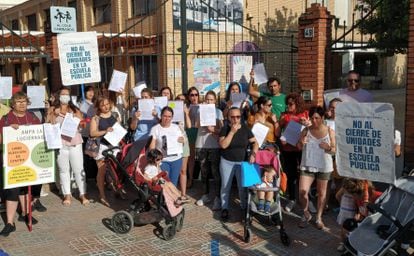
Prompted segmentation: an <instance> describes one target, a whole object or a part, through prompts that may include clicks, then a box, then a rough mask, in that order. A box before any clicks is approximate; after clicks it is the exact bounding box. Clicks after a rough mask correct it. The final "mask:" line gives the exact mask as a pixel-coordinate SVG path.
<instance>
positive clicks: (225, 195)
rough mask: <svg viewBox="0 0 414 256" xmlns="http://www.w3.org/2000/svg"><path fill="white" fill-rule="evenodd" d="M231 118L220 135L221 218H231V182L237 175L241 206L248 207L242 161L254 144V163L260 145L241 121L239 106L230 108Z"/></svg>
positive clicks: (252, 159) (229, 116)
mask: <svg viewBox="0 0 414 256" xmlns="http://www.w3.org/2000/svg"><path fill="white" fill-rule="evenodd" d="M228 119H229V120H230V122H229V124H228V125H225V126H224V127H223V128H222V129H221V131H220V135H219V145H220V147H221V159H220V176H221V189H220V194H221V196H220V197H221V209H222V210H221V218H222V219H223V220H227V219H228V218H229V211H228V207H229V199H230V190H231V184H232V180H233V177H234V175H236V179H237V186H238V188H239V197H240V206H241V208H242V209H243V210H244V209H246V207H247V205H246V201H247V198H246V192H247V191H246V189H245V188H243V187H241V169H240V163H241V162H242V161H244V160H245V159H246V154H247V148H248V146H249V144H253V146H252V149H251V154H250V157H249V161H250V163H254V161H255V157H256V152H257V150H258V145H257V142H256V139H255V137H254V135H253V133H252V131H251V130H250V129H249V128H247V126H246V125H244V124H242V123H241V122H240V120H241V112H240V109H239V108H237V107H233V108H230V110H229V113H228Z"/></svg>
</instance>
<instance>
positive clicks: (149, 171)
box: [144, 164, 160, 179]
mask: <svg viewBox="0 0 414 256" xmlns="http://www.w3.org/2000/svg"><path fill="white" fill-rule="evenodd" d="M158 173H160V170H158V168H157V166H155V165H151V164H149V165H147V166H145V169H144V175H145V176H147V177H148V178H150V179H152V178H154V177H155V176H157V175H158Z"/></svg>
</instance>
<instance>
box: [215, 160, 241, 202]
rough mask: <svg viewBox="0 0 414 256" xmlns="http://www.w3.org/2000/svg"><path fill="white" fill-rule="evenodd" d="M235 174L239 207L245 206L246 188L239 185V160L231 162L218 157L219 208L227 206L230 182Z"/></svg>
mask: <svg viewBox="0 0 414 256" xmlns="http://www.w3.org/2000/svg"><path fill="white" fill-rule="evenodd" d="M234 175H236V180H237V187H238V189H239V197H240V207H241V208H242V209H246V207H247V188H244V187H242V186H241V166H240V162H232V161H228V160H226V159H224V158H223V157H222V158H221V159H220V176H221V190H220V194H221V209H228V208H229V201H230V192H231V184H232V181H233V177H234Z"/></svg>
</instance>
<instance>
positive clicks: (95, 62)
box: [57, 32, 101, 85]
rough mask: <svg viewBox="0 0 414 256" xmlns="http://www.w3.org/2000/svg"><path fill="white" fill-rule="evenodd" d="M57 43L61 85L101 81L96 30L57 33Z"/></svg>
mask: <svg viewBox="0 0 414 256" xmlns="http://www.w3.org/2000/svg"><path fill="white" fill-rule="evenodd" d="M57 43H58V49H59V62H60V71H61V74H62V83H63V85H74V84H87V83H96V82H100V81H101V70H100V66H99V53H98V40H97V36H96V32H77V33H65V34H59V35H58V36H57Z"/></svg>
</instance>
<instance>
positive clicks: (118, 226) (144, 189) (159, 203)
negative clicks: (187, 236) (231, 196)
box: [102, 138, 185, 240]
mask: <svg viewBox="0 0 414 256" xmlns="http://www.w3.org/2000/svg"><path fill="white" fill-rule="evenodd" d="M150 141H151V138H149V140H148V141H136V142H134V143H131V144H128V145H127V146H126V149H124V150H125V151H126V152H127V153H126V155H125V157H124V158H123V159H122V162H120V161H119V160H118V158H117V157H116V156H114V155H113V151H114V149H115V148H110V149H108V150H105V151H104V152H103V153H102V154H103V155H104V156H105V158H109V159H111V161H113V162H114V163H116V166H117V170H118V171H120V172H121V173H122V174H123V175H124V177H125V180H127V181H129V183H130V184H131V185H132V186H133V187H134V188H135V189H136V191H137V196H138V198H137V199H135V200H134V201H133V202H132V203H131V204H130V207H129V209H128V210H122V211H117V212H115V214H114V215H113V216H112V219H111V225H112V228H113V230H114V231H115V232H116V233H119V234H126V233H128V232H129V231H130V230H131V229H132V227H133V226H134V225H146V224H153V223H158V224H159V227H160V228H161V234H162V236H163V237H164V239H165V240H170V239H172V238H173V237H174V236H175V234H176V232H179V231H181V229H182V227H183V224H184V214H185V212H184V209H183V208H182V206H180V207H175V206H174V205H173V204H172V205H171V204H170V203H168V201H170V200H168V198H166V197H165V195H164V194H163V189H162V187H161V185H160V184H158V183H154V184H153V183H149V182H147V181H146V180H145V178H144V176H143V174H142V172H141V170H143V168H144V167H145V165H146V160H145V157H146V155H145V149H146V147H147V146H148V143H149V142H150ZM158 177H162V178H163V179H165V180H168V177H166V173H164V172H162V173H160V174H159V175H158Z"/></svg>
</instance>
